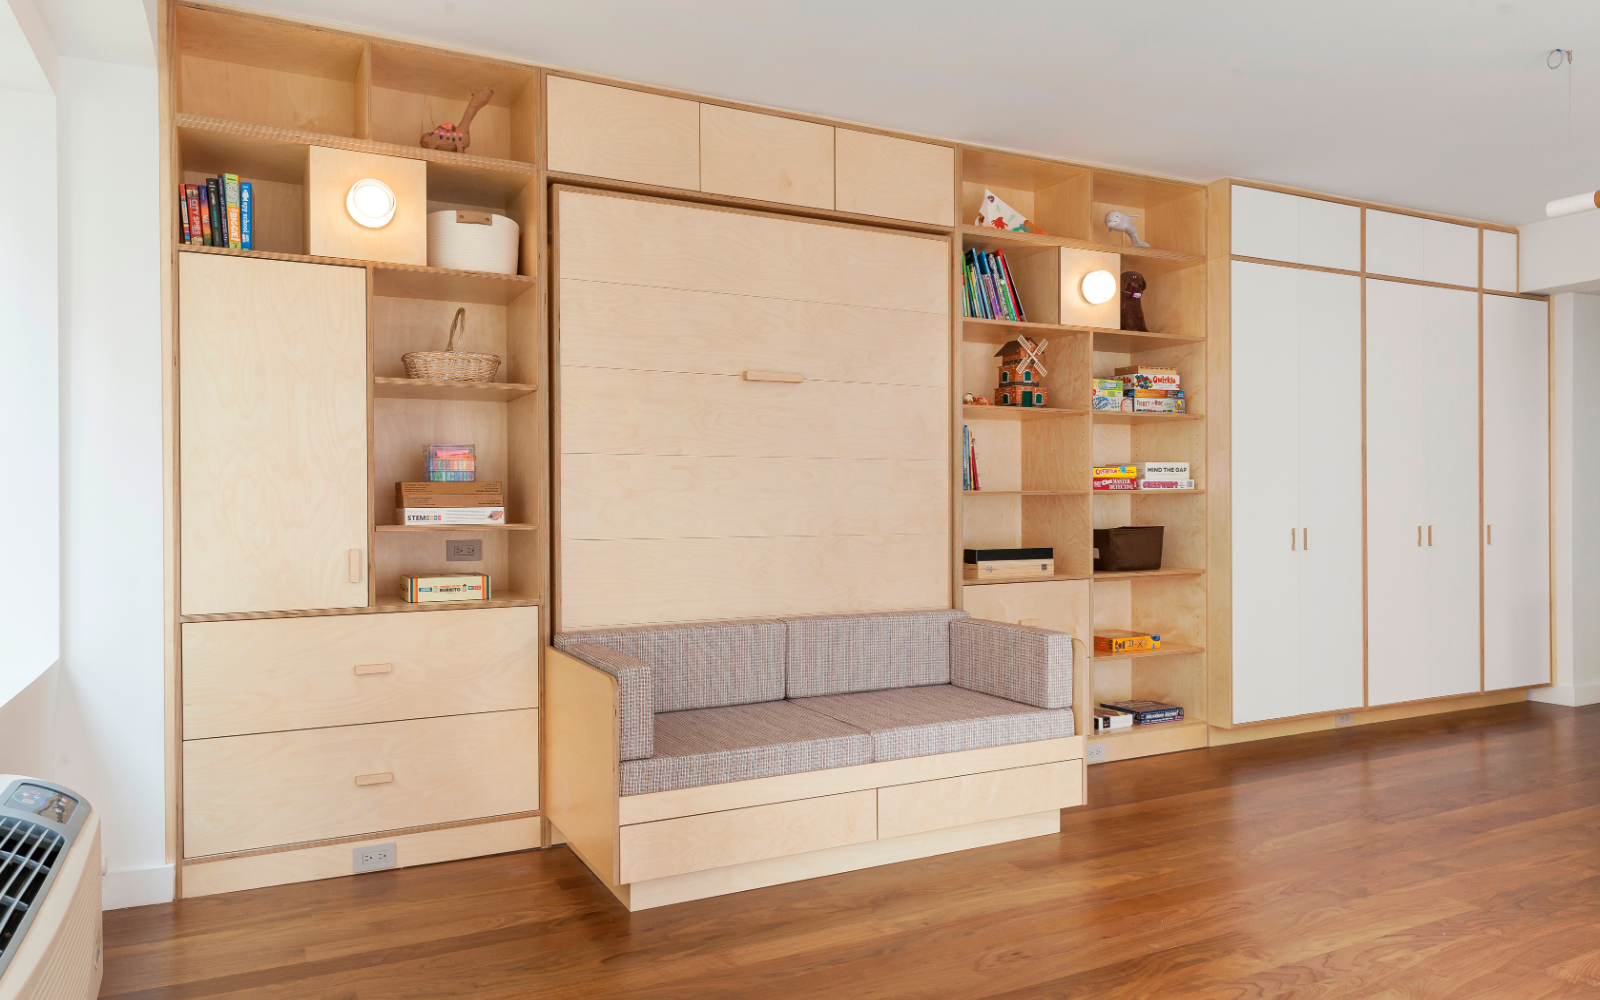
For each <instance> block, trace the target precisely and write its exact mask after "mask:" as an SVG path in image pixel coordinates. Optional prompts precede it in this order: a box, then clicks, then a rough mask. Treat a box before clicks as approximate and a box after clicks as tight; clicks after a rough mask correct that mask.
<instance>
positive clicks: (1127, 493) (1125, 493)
mask: <svg viewBox="0 0 1600 1000" xmlns="http://www.w3.org/2000/svg"><path fill="white" fill-rule="evenodd" d="M1089 492H1090V493H1093V494H1094V495H1095V496H1097V497H1159V496H1172V495H1173V494H1177V495H1178V496H1185V497H1192V496H1204V495H1205V492H1206V491H1205V490H1202V489H1193V490H1090V491H1089Z"/></svg>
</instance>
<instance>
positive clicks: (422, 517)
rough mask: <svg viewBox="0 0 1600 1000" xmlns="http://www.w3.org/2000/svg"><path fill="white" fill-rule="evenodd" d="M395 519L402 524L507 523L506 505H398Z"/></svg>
mask: <svg viewBox="0 0 1600 1000" xmlns="http://www.w3.org/2000/svg"><path fill="white" fill-rule="evenodd" d="M394 513H395V520H396V521H399V522H400V523H401V524H405V525H411V526H413V527H415V526H417V525H429V524H468V525H470V524H487V525H495V524H505V523H506V509H505V508H504V507H396V508H395V511H394Z"/></svg>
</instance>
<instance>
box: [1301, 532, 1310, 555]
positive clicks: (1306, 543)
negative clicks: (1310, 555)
mask: <svg viewBox="0 0 1600 1000" xmlns="http://www.w3.org/2000/svg"><path fill="white" fill-rule="evenodd" d="M1300 548H1301V549H1303V550H1304V551H1306V552H1310V551H1311V529H1310V528H1301V529H1300Z"/></svg>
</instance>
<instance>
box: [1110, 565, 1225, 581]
mask: <svg viewBox="0 0 1600 1000" xmlns="http://www.w3.org/2000/svg"><path fill="white" fill-rule="evenodd" d="M1203 575H1205V570H1203V569H1167V568H1165V567H1163V568H1161V569H1141V570H1128V571H1125V572H1120V573H1096V574H1094V582H1095V583H1109V582H1111V581H1114V580H1162V579H1167V580H1171V579H1178V578H1181V577H1187V576H1203Z"/></svg>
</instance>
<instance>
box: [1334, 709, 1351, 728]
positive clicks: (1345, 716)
mask: <svg viewBox="0 0 1600 1000" xmlns="http://www.w3.org/2000/svg"><path fill="white" fill-rule="evenodd" d="M1333 724H1334V725H1336V726H1353V725H1355V724H1356V713H1354V712H1340V713H1339V714H1338V715H1335V716H1334V717H1333Z"/></svg>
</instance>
